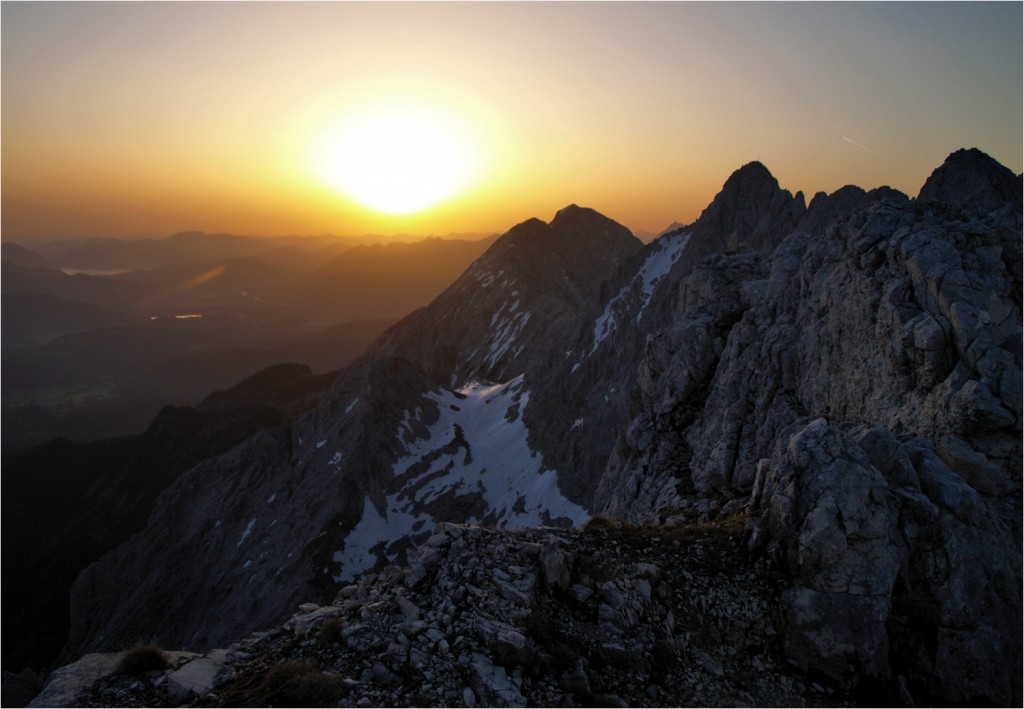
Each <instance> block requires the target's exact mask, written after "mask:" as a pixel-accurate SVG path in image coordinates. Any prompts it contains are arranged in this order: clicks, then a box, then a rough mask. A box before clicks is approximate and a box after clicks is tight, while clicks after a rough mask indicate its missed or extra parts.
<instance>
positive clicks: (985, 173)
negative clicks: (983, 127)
mask: <svg viewBox="0 0 1024 709" xmlns="http://www.w3.org/2000/svg"><path fill="white" fill-rule="evenodd" d="M917 199H918V201H919V202H925V203H927V202H931V203H934V204H941V205H945V206H947V207H956V208H959V209H962V210H965V211H969V212H973V213H976V214H979V215H981V214H988V213H989V212H991V211H992V210H993V209H999V208H1000V207H1003V206H1005V205H1006V204H1008V203H1009V204H1015V205H1016V207H1017V210H1018V211H1020V205H1021V183H1020V180H1018V179H1017V178H1016V176H1015V175H1014V174H1013V173H1012V172H1011V171H1010V170H1009V169H1007V168H1006V167H1004V166H1003V165H1000V164H999V163H998V162H996V161H995V160H994V159H992V158H991V157H989V156H988V155H987V154H985V153H983V152H982V151H980V150H978V149H977V148H970V149H962V150H957V151H956V152H954V153H951V154H950V155H949V157H947V158H946V161H945V162H944V163H942V165H941V166H939V167H938V168H936V169H935V171H934V172H932V174H931V176H930V177H929V178H928V180H927V181H926V182H925V183H924V186H923V187H921V192H920V193H919V194H918V195H917Z"/></svg>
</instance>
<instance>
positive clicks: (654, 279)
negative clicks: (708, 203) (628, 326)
mask: <svg viewBox="0 0 1024 709" xmlns="http://www.w3.org/2000/svg"><path fill="white" fill-rule="evenodd" d="M689 240H690V232H681V233H678V234H670V235H668V236H663V237H662V238H660V239H658V240H657V241H655V242H654V244H653V247H654V248H653V249H652V251H651V253H650V254H649V255H648V256H647V258H646V259H645V260H644V265H643V266H641V267H640V272H639V273H638V274H637V278H640V279H641V280H642V284H641V287H642V289H643V294H644V302H643V305H641V306H640V312H639V313H637V315H636V321H637V322H640V317H641V316H642V315H643V314H644V310H645V309H646V308H647V305H648V303H650V302H651V296H652V295H653V294H654V289H655V287H656V286H657V285H658V281H660V280H661V279H662V278H664V277H665V275H666V274H667V273H668V272H669V271H671V270H672V267H673V266H675V265H676V261H678V260H679V257H680V256H682V254H683V247H685V246H686V243H687V242H688V241H689Z"/></svg>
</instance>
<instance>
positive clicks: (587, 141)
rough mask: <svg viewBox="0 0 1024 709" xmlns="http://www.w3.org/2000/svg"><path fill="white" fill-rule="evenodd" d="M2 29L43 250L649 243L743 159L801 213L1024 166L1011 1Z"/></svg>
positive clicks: (19, 227) (21, 227)
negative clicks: (482, 239) (178, 241)
mask: <svg viewBox="0 0 1024 709" xmlns="http://www.w3.org/2000/svg"><path fill="white" fill-rule="evenodd" d="M2 15H3V23H2V34H3V38H2V39H3V43H2V60H3V61H2V79H3V89H4V91H5V98H6V99H7V100H6V102H5V110H4V111H3V117H2V118H3V142H4V144H5V148H6V149H5V150H4V151H3V156H2V160H3V195H2V196H3V211H2V231H3V234H4V240H5V241H15V242H17V243H21V244H24V245H29V246H31V245H33V244H42V243H45V242H49V241H62V240H69V239H105V238H114V239H138V238H145V239H159V238H166V237H167V236H169V235H172V234H175V233H180V232H182V231H204V232H207V233H221V232H223V233H234V234H245V235H250V236H259V237H274V236H282V235H311V236H312V235H324V234H330V235H336V236H338V237H358V236H367V235H379V236H381V238H383V239H393V238H395V237H396V236H399V235H407V236H417V237H423V238H426V237H427V236H429V235H438V234H452V233H478V234H484V235H489V234H496V233H497V234H500V233H504V232H505V231H507V230H508V229H509V228H511V227H512V226H513V225H515V224H518V223H520V222H522V221H524V220H526V219H529V218H531V217H538V218H541V219H545V220H547V219H548V218H550V216H551V215H554V214H555V213H556V212H557V210H558V209H560V208H561V207H563V206H565V205H566V204H571V203H576V204H581V205H585V206H589V207H591V208H593V209H595V210H597V211H599V212H601V213H602V214H605V215H607V216H608V217H610V218H612V219H614V220H615V221H617V222H619V223H621V224H623V225H624V226H626V227H627V228H629V229H630V230H631V231H633V232H634V233H635V234H637V235H645V234H650V235H655V234H658V233H660V232H661V231H662V230H664V229H665V228H666V227H668V226H669V225H670V224H672V223H674V222H678V223H682V224H686V223H691V222H693V221H694V220H695V219H696V218H697V217H698V216H699V214H700V212H701V211H702V210H703V209H704V208H705V207H706V206H707V205H708V204H710V202H711V201H712V199H713V197H714V195H715V194H717V192H718V191H719V190H720V189H721V187H722V185H723V183H724V182H725V180H726V179H727V178H728V176H729V175H730V174H731V173H732V172H733V171H734V170H736V169H738V168H739V167H740V166H741V165H743V164H746V163H748V162H751V161H754V160H757V161H759V162H761V163H763V164H764V165H765V166H767V167H768V169H769V170H770V171H771V172H772V174H773V175H774V176H775V178H776V179H777V180H778V182H779V185H780V187H782V188H783V189H787V190H789V191H790V192H792V193H794V194H795V193H797V192H803V193H804V196H805V199H806V200H807V201H808V202H809V201H810V200H811V198H812V197H813V195H814V194H815V193H817V192H828V193H831V192H834V191H835V190H837V189H839V188H840V187H843V186H845V185H847V184H855V185H858V186H860V187H862V188H864V189H867V190H870V189H873V188H876V187H880V186H890V187H893V188H895V189H898V190H900V191H902V192H905V193H906V194H908V195H909V196H912V197H913V196H915V195H916V194H917V192H918V190H919V189H920V187H921V186H922V185H923V184H924V182H925V180H927V178H928V176H929V175H930V174H931V172H932V171H933V170H934V169H935V168H937V167H938V166H940V165H941V164H942V162H943V160H944V159H945V158H946V156H948V155H949V154H950V153H951V152H953V151H955V150H957V149H960V148H972V147H976V148H978V149H980V150H982V151H984V152H986V153H987V154H989V155H991V156H992V157H993V158H994V159H995V160H997V161H998V162H1000V163H1001V164H1003V165H1005V166H1006V167H1007V168H1008V169H1010V170H1011V171H1013V172H1014V174H1020V173H1021V171H1022V158H1021V156H1022V135H1021V130H1020V125H1021V123H1022V110H1021V106H1022V101H1024V93H1022V83H1024V82H1022V69H1021V55H1022V41H1021V31H1020V27H1021V20H1022V6H1021V4H1020V3H911V4H905V3H857V4H853V5H845V4H844V5H832V4H819V3H807V4H804V3H801V4H797V5H776V4H763V5H762V4H755V5H750V4H743V3H726V4H706V3H653V4H635V3H598V4H593V3H570V4H528V5H514V4H513V5H509V4H491V3H485V4H456V5H448V4H413V5H390V4H375V3H371V4H350V3H341V4H330V3H313V4H292V3H259V4H256V5H250V4H234V3H229V4H213V5H210V4H205V3H188V4H185V5H160V4H158V5H150V4H146V3H134V2H131V3H116V4H109V3H71V4H66V3H44V4H36V3H25V4H12V3H5V4H4V5H3V6H2ZM227 30H230V32H227ZM949 37H955V38H956V41H953V42H951V41H949V39H948V38H949ZM382 127H383V128H384V131H383V132H382ZM419 134H422V136H420V137H417V136H418V135H419ZM396 136H398V137H397V138H396ZM417 140H418V141H419V142H416V141H417ZM353 144H357V145H356V148H359V149H360V150H361V149H362V148H366V147H367V146H369V148H367V149H371V148H372V150H370V153H369V154H361V153H359V152H358V151H356V152H353V151H354V148H353ZM438 146H441V148H442V149H441V150H440V152H439V151H438ZM428 149H429V150H428ZM417 151H423V155H422V159H421V160H420V162H419V163H408V162H406V161H407V160H408V159H410V157H416V156H417V155H416V153H417ZM363 152H366V151H365V150H364V151H363ZM410 154H413V155H411V156H410ZM424 165H426V168H424V167H423V166H424ZM382 166H383V167H382ZM413 168H415V169H413ZM416 169H421V170H422V169H425V172H416ZM376 172H379V173H380V174H375V173H376ZM396 183H400V184H397V185H396ZM364 188H366V189H364ZM435 188H436V189H435ZM401 190H405V192H401ZM435 193H436V194H435ZM389 235H390V236H389Z"/></svg>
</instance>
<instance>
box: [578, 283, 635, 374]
mask: <svg viewBox="0 0 1024 709" xmlns="http://www.w3.org/2000/svg"><path fill="white" fill-rule="evenodd" d="M628 292H629V286H626V287H625V288H623V289H622V290H620V291H619V292H618V293H616V294H615V297H614V298H612V299H611V300H609V301H608V305H606V306H605V308H604V312H603V313H601V315H600V317H598V319H597V320H596V321H595V322H594V346H593V347H591V348H590V352H589V353H588V354H587V356H588V357H589V356H590V355H592V354H594V352H596V351H597V347H598V345H600V344H601V343H602V342H604V340H605V338H606V337H608V336H609V335H611V334H612V333H613V332H615V305H616V304H617V303H618V302H619V301H620V300H622V298H623V297H625V295H626V293H628Z"/></svg>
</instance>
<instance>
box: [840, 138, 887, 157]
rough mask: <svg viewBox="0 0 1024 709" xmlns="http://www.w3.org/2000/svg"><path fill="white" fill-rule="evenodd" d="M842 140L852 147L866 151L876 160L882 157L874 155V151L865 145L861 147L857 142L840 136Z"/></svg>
mask: <svg viewBox="0 0 1024 709" xmlns="http://www.w3.org/2000/svg"><path fill="white" fill-rule="evenodd" d="M842 139H843V140H845V141H846V142H847V143H849V144H850V145H854V146H856V147H858V148H860V149H861V150H866V151H868V152H869V153H871V154H872V155H874V156H875V157H876V158H880V157H882V156H881V155H879V154H878V153H876V152H875V151H874V150H872V149H871V148H869V147H868V146H866V145H861V144H860V143H858V142H857V141H856V140H850V139H849V138H847V137H846V136H845V135H844V136H842Z"/></svg>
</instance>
